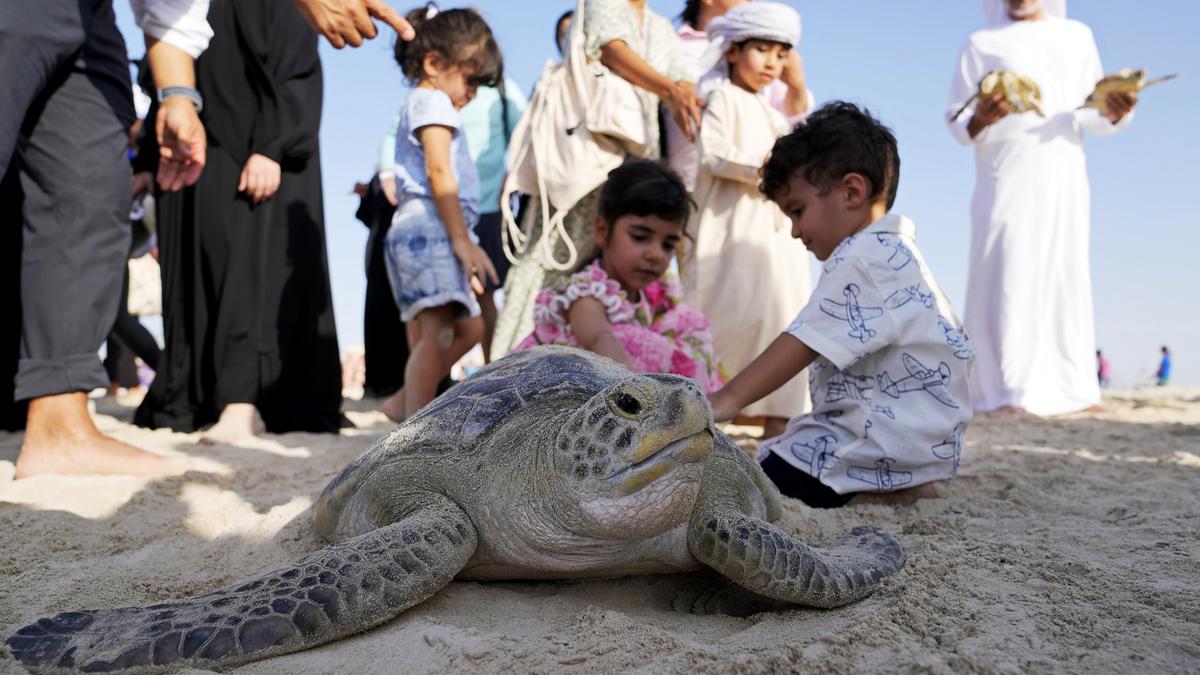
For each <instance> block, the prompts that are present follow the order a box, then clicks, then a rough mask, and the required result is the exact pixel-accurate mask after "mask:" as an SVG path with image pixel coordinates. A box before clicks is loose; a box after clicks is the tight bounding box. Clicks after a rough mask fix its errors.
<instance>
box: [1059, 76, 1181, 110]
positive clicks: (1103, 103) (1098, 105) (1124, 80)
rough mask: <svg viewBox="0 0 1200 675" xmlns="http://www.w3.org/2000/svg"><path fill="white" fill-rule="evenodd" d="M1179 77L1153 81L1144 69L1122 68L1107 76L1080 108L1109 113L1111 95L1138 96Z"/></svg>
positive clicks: (1163, 77)
mask: <svg viewBox="0 0 1200 675" xmlns="http://www.w3.org/2000/svg"><path fill="white" fill-rule="evenodd" d="M1176 77H1179V75H1178V74H1172V75H1164V76H1162V77H1157V78H1155V79H1153V80H1147V79H1146V70H1145V69H1144V68H1122V69H1120V70H1118V71H1117V72H1115V73H1113V74H1111V75H1105V76H1104V78H1103V79H1101V80H1100V81H1099V82H1097V83H1096V88H1095V89H1093V90H1092V93H1091V94H1088V97H1087V100H1086V101H1084V102H1083V105H1081V106H1079V107H1080V108H1095V109H1097V110H1099V111H1100V112H1101V113H1105V114H1107V113H1108V96H1109V94H1115V93H1122V94H1136V93H1137V92H1139V91H1141V90H1143V89H1145V88H1146V87H1149V86H1150V85H1153V84H1159V83H1161V82H1166V81H1167V80H1173V79H1175V78H1176Z"/></svg>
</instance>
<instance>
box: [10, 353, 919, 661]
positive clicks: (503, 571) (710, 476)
mask: <svg viewBox="0 0 1200 675" xmlns="http://www.w3.org/2000/svg"><path fill="white" fill-rule="evenodd" d="M779 515H780V498H779V495H778V493H777V492H776V490H775V488H774V487H773V486H772V485H771V483H770V481H769V480H768V479H767V478H766V477H765V476H764V475H763V473H762V471H761V470H760V469H759V468H758V465H757V464H755V463H754V462H753V461H751V460H750V459H748V458H747V457H746V455H745V454H744V453H742V452H740V451H739V450H738V449H737V448H736V447H735V446H734V445H733V444H732V443H731V442H730V441H729V439H727V438H726V437H725V436H724V435H723V434H721V433H720V432H719V431H717V430H716V428H715V427H714V426H713V422H712V412H711V410H710V408H709V406H708V402H707V399H706V398H705V397H704V394H703V393H702V392H701V391H700V389H699V388H697V386H696V385H695V383H693V382H692V381H691V380H687V379H684V378H681V377H675V376H670V375H631V374H630V373H629V372H628V371H627V370H625V369H623V368H621V367H620V366H618V365H616V364H615V363H613V362H612V361H609V360H607V359H603V358H600V357H597V356H594V355H592V354H589V353H587V352H582V351H578V350H572V349H568V348H562V347H544V348H539V349H535V350H532V351H528V352H522V353H519V354H515V355H512V356H509V357H508V358H505V359H503V360H501V361H498V362H496V363H494V364H492V365H490V366H488V367H486V368H484V369H482V370H481V371H480V372H479V373H478V374H477V375H475V376H474V377H472V378H471V379H469V380H467V381H466V382H464V383H462V384H459V385H457V386H456V387H454V388H453V389H452V390H450V391H449V392H448V393H447V394H446V395H445V396H442V397H441V398H439V399H437V400H435V401H434V402H433V403H431V404H430V405H429V406H427V407H426V408H424V409H423V410H422V411H421V412H419V413H418V414H417V415H415V416H413V417H412V418H411V419H409V420H408V421H406V422H405V423H404V424H402V425H400V426H399V427H398V428H397V429H396V430H394V431H393V432H392V433H390V434H388V435H387V436H386V437H385V438H383V439H382V440H380V441H379V442H378V443H377V444H376V445H375V446H374V447H373V448H372V449H371V450H369V451H367V452H366V453H365V454H363V455H362V456H361V457H359V458H358V459H356V460H355V461H354V462H352V463H351V464H350V466H348V467H346V469H344V470H343V471H342V472H341V474H340V475H339V476H338V477H337V478H335V479H334V480H333V482H332V483H330V484H329V486H328V487H326V488H325V491H324V492H323V493H322V495H321V497H320V499H319V500H318V501H317V503H316V505H315V506H314V508H313V520H314V523H315V525H316V528H317V530H318V531H319V532H320V533H321V534H322V535H324V536H326V537H328V538H330V539H331V540H334V541H336V542H337V543H334V544H332V545H331V546H329V547H328V548H325V549H322V550H320V551H317V552H315V553H312V554H311V555H309V556H307V557H306V558H304V559H302V560H300V561H299V562H297V563H295V564H294V565H293V566H291V567H288V568H286V569H281V570H275V571H272V572H268V573H266V574H262V575H260V576H257V577H255V578H253V579H249V580H247V581H245V582H242V583H239V584H237V585H235V586H231V587H229V588H224V589H221V590H218V591H214V592H212V593H209V594H208V595H203V596H200V597H196V598H190V599H187V600H182V601H179V602H169V603H165V604H161V605H153V606H150V607H126V608H119V609H95V610H86V611H79V612H68V613H65V614H59V615H57V616H55V617H52V618H47V619H41V620H39V621H37V622H36V623H33V624H30V625H28V626H26V627H24V628H22V629H20V630H19V631H17V633H16V634H15V635H13V636H12V637H10V638H9V639H8V641H7V644H8V647H9V648H10V649H11V650H12V652H13V654H14V655H15V656H16V657H17V658H18V659H19V660H20V661H21V662H22V663H24V664H25V665H26V666H27V667H29V668H30V669H32V670H35V671H39V672H46V671H55V670H60V669H61V670H74V669H79V670H83V671H87V672H108V671H116V670H122V669H139V670H145V671H161V670H170V669H176V668H181V667H197V668H228V667H232V666H236V665H238V664H242V663H246V662H248V661H253V660H257V659H261V658H265V657H268V656H273V655H276V654H283V653H286V652H292V651H297V650H301V649H308V648H310V647H314V646H316V645H318V644H321V643H323V642H327V641H329V640H335V639H338V638H340V637H344V636H346V635H350V634H352V633H357V632H360V631H364V630H367V629H368V628H371V627H372V626H376V625H378V624H381V623H383V622H385V621H388V620H389V619H391V618H393V617H395V616H396V615H397V614H399V613H400V612H402V611H404V610H405V609H407V608H409V607H412V606H413V605H416V604H418V603H420V602H422V601H424V600H425V599H427V598H429V597H430V596H432V595H433V594H434V593H436V592H437V591H438V590H439V589H441V588H442V587H443V586H445V585H446V584H447V583H449V582H450V580H451V579H455V578H458V579H549V578H582V577H611V576H618V575H626V574H646V573H654V572H676V571H683V570H693V569H698V568H701V567H702V566H705V565H706V566H708V567H711V568H712V569H714V570H716V571H717V572H719V573H721V574H723V575H724V576H726V577H727V578H729V579H730V580H732V581H733V582H735V583H737V584H738V585H740V586H742V587H743V588H745V589H748V590H749V591H752V592H753V593H756V594H758V595H760V596H764V597H767V598H773V599H775V600H781V601H786V602H792V603H800V604H806V605H815V606H818V607H835V606H838V605H842V604H845V603H848V602H853V601H855V600H858V599H860V598H862V597H865V596H866V595H869V594H870V593H871V592H873V591H874V590H875V589H876V588H877V587H878V586H879V583H880V580H881V579H883V578H884V577H887V576H890V575H892V574H895V573H896V571H897V570H898V569H899V568H900V566H901V565H902V564H903V556H902V554H901V551H900V547H899V545H898V544H897V543H896V541H895V540H894V539H893V538H892V537H890V536H889V535H887V534H885V533H884V532H881V531H879V530H876V529H874V528H865V527H863V528H856V529H855V530H852V531H851V532H850V534H849V535H848V536H847V537H845V538H844V539H842V540H841V541H840V542H839V543H837V544H835V545H834V546H833V547H832V548H829V549H827V550H818V549H814V548H810V547H809V546H807V545H805V544H803V543H801V542H799V541H796V540H795V539H793V538H792V537H790V536H789V535H787V534H786V533H784V532H782V531H781V530H779V529H778V528H776V527H775V526H774V525H771V524H770V523H769V522H768V521H769V520H773V519H776V518H778V517H779Z"/></svg>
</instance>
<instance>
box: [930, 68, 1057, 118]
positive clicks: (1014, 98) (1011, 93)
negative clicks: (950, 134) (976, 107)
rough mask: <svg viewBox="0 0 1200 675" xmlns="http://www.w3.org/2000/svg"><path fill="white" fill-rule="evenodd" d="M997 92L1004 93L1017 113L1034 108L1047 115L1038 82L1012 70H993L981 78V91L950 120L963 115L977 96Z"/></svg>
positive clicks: (965, 103) (984, 96) (1038, 112)
mask: <svg viewBox="0 0 1200 675" xmlns="http://www.w3.org/2000/svg"><path fill="white" fill-rule="evenodd" d="M996 92H1001V93H1002V94H1004V98H1005V99H1007V100H1008V104H1009V105H1010V106H1012V109H1013V112H1015V113H1023V112H1029V111H1031V110H1032V111H1033V112H1035V113H1037V114H1038V116H1040V117H1045V116H1046V115H1045V114H1044V113H1043V112H1042V90H1041V89H1039V88H1038V86H1037V82H1034V81H1033V80H1031V79H1030V78H1028V77H1026V76H1024V75H1021V74H1020V73H1014V72H1013V71H1011V70H993V71H991V72H989V73H988V74H987V75H984V76H983V78H982V79H980V80H979V91H977V92H975V95H974V96H972V97H971V98H969V99H967V100H966V101H964V102H963V104H962V107H960V108H959V109H958V112H956V113H954V114H953V115H951V116H950V121H952V122H953V121H954V120H956V119H958V118H959V117H962V114H963V113H964V112H965V111H966V110H967V107H968V106H970V105H971V101H974V100H975V99H977V98H987V97H988V96H991V95H992V94H995V93H996Z"/></svg>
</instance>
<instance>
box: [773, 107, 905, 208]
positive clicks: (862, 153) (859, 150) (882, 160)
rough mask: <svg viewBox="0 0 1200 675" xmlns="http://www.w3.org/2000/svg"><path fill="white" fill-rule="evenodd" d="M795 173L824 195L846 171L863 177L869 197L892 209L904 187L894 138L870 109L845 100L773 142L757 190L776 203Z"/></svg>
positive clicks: (819, 110) (810, 118)
mask: <svg viewBox="0 0 1200 675" xmlns="http://www.w3.org/2000/svg"><path fill="white" fill-rule="evenodd" d="M797 172H803V176H804V179H805V180H807V181H808V182H809V183H812V184H813V185H815V186H817V187H819V188H821V190H822V192H824V191H825V190H826V189H828V188H829V187H830V186H832V185H833V183H835V182H837V181H840V180H841V179H842V177H843V176H845V175H846V174H848V173H857V174H860V175H862V176H863V177H864V178H866V179H867V181H868V182H869V183H870V184H871V185H870V189H871V195H870V198H871V199H872V200H875V199H883V200H884V201H885V203H886V204H887V208H888V209H889V210H890V209H891V208H892V204H894V203H895V202H896V190H897V188H898V187H899V184H900V153H899V151H898V150H897V149H896V137H895V136H894V135H892V131H891V129H888V128H887V127H885V126H884V125H883V124H882V123H881V122H880V121H879V120H877V119H875V118H874V117H872V116H871V113H870V111H868V110H865V109H862V108H859V107H858V106H856V105H854V104H853V103H846V102H845V101H833V102H832V103H827V104H825V105H823V106H821V108H819V109H818V110H817V111H816V112H814V113H813V114H812V115H809V117H808V120H807V121H806V122H804V123H802V124H799V125H797V126H796V128H795V129H793V130H792V132H791V133H789V134H788V135H786V136H784V137H782V138H780V139H779V140H777V141H775V147H774V148H772V149H771V155H770V156H769V157H768V158H767V161H766V163H765V164H764V165H763V168H762V174H761V176H762V180H761V182H760V183H759V186H758V189H759V190H760V191H762V193H763V194H764V195H766V196H767V198H768V199H772V200H778V199H779V198H781V197H783V196H784V195H786V194H787V191H788V181H790V180H791V179H792V176H793V175H795V174H796V173H797Z"/></svg>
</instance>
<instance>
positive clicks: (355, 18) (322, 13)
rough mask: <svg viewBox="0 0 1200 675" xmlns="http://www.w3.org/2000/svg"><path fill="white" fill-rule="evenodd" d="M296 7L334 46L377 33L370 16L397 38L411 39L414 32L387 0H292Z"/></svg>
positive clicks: (356, 42)
mask: <svg viewBox="0 0 1200 675" xmlns="http://www.w3.org/2000/svg"><path fill="white" fill-rule="evenodd" d="M294 2H295V3H296V8H297V9H299V10H300V13H301V14H303V15H304V19H305V20H306V21H308V23H309V24H310V25H312V27H313V28H315V29H316V31H317V32H318V33H320V34H321V35H324V36H325V39H326V40H329V44H331V45H333V46H334V48H335V49H341V48H342V47H345V46H346V45H350V46H351V47H358V46H359V45H361V44H362V43H363V40H364V39H367V40H370V39H372V38H374V37H375V36H376V35H377V34H378V30H376V28H375V22H374V21H372V18H375V19H379V20H380V21H383V22H384V23H386V24H387V25H389V26H391V27H392V29H393V30H395V31H396V34H397V35H398V36H399V37H400V39H401V40H411V39H413V38H414V37H416V32H415V31H413V27H412V26H411V25H409V23H408V21H405V20H404V17H402V16H400V14H399V13H398V12H397V11H396V10H395V9H394V8H393V7H392V6H391V5H389V4H388V3H387V0H294Z"/></svg>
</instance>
